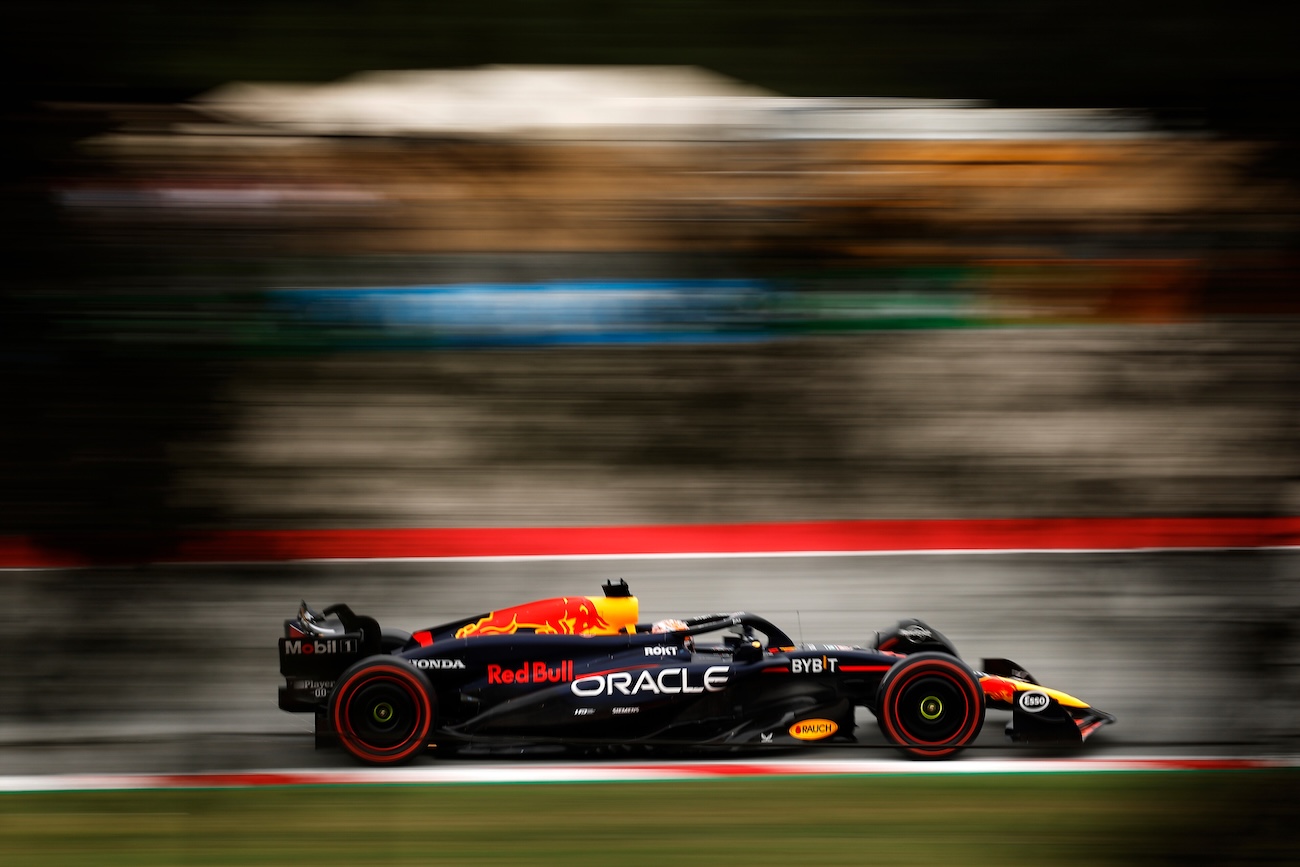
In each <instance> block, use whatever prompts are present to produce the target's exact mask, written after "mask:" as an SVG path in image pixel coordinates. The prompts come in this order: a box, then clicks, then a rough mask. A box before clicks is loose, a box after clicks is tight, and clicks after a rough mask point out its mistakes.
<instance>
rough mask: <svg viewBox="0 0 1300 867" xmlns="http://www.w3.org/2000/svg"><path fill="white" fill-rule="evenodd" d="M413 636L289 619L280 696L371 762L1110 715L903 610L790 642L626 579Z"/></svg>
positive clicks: (1072, 737)
mask: <svg viewBox="0 0 1300 867" xmlns="http://www.w3.org/2000/svg"><path fill="white" fill-rule="evenodd" d="M604 591H605V594H604V596H565V597H559V598H555V599H543V600H539V601H536V602H530V603H527V604H524V605H519V606H515V607H512V608H506V609H502V610H498V611H493V612H490V613H488V614H483V615H478V616H474V617H468V618H464V619H461V620H456V621H453V622H451V623H444V624H442V625H441V626H435V627H432V628H429V629H423V630H420V631H418V632H415V633H414V634H410V635H408V634H406V633H403V632H397V631H393V630H386V629H382V628H381V627H380V626H379V624H378V622H376V621H375V620H374V619H373V618H370V617H365V616H362V615H358V614H355V613H353V611H352V610H351V609H350V608H349V607H348V606H347V605H332V606H330V607H328V608H326V609H325V610H324V612H317V611H314V610H313V609H312V608H310V607H309V606H308V605H307V604H306V603H305V602H304V603H303V604H302V607H301V608H300V609H299V611H298V615H297V616H296V617H294V618H292V619H290V620H286V621H285V622H284V630H285V635H284V637H283V638H281V639H280V672H281V674H283V675H284V677H285V685H284V686H283V687H281V688H280V699H279V704H280V708H281V709H283V710H287V711H294V712H305V713H314V714H315V722H316V745H317V747H327V746H333V745H338V746H341V747H342V748H343V750H344V751H346V752H347V753H348V754H350V755H351V756H352V757H353V758H355V759H357V760H359V761H361V762H364V763H369V764H377V765H391V764H397V763H401V762H406V761H409V760H411V759H413V758H415V757H417V756H419V755H421V754H423V753H425V752H427V751H429V750H431V749H433V748H435V747H436V748H437V749H438V750H440V751H460V750H464V749H466V748H475V747H479V748H486V749H488V750H490V749H492V748H494V747H503V746H504V747H508V748H509V749H511V750H512V751H514V752H519V751H522V750H523V749H524V748H527V747H537V748H558V747H563V748H567V749H574V748H578V749H581V748H592V749H595V748H609V747H628V746H643V747H675V748H719V749H729V750H730V749H736V748H762V747H768V746H771V747H778V746H784V747H792V746H799V745H825V744H836V743H839V744H845V743H854V742H855V739H854V735H853V730H854V724H855V723H854V715H855V710H856V708H858V707H865V708H866V709H867V710H869V711H870V712H871V713H872V714H874V715H875V717H876V719H877V721H878V722H879V724H880V728H881V730H882V731H883V733H884V736H885V739H886V740H887V741H889V743H891V744H893V745H894V746H895V747H897V748H898V749H899V750H901V751H902V752H903V753H904V754H905V755H907V756H909V757H912V758H919V759H938V758H946V757H949V756H952V755H954V754H956V753H957V752H959V751H960V750H961V749H962V748H964V747H966V746H968V745H969V744H970V743H971V742H972V741H973V740H974V739H975V737H976V736H977V735H978V734H979V733H980V729H981V728H982V727H983V725H984V713H985V709H986V708H995V709H1000V710H1009V711H1011V720H1010V722H1009V723H1008V724H1007V727H1006V734H1007V736H1008V737H1009V738H1010V739H1011V740H1012V741H1017V742H1053V743H1074V744H1078V743H1082V742H1083V740H1084V739H1085V738H1087V737H1088V736H1089V735H1091V734H1092V733H1093V732H1095V731H1096V730H1097V729H1099V728H1100V727H1101V726H1103V725H1106V724H1108V723H1111V722H1114V717H1113V716H1111V715H1110V714H1107V713H1104V712H1102V711H1099V710H1097V709H1095V708H1093V707H1091V706H1089V705H1088V704H1087V703H1085V702H1083V701H1080V700H1079V699H1077V698H1075V697H1073V696H1071V695H1067V694H1066V693H1063V692H1060V691H1058V690H1054V689H1049V688H1047V687H1045V686H1041V685H1040V684H1038V682H1037V681H1035V680H1034V678H1033V677H1031V676H1030V675H1029V673H1028V672H1026V671H1025V670H1024V669H1022V668H1021V667H1020V666H1018V665H1016V664H1015V663H1013V662H1011V661H1010V660H1007V659H985V660H983V662H982V664H981V666H980V670H978V671H977V670H974V669H972V668H971V667H970V666H968V665H967V664H966V663H964V662H962V661H961V659H960V658H959V657H958V655H957V651H956V650H955V648H954V647H953V646H952V643H951V642H950V641H948V639H947V638H945V637H944V636H943V635H942V634H941V633H939V632H938V631H936V630H935V629H932V628H931V627H929V626H927V625H926V624H925V623H923V622H921V621H919V620H904V621H901V622H900V623H898V624H897V625H896V626H894V627H893V628H892V629H889V630H886V631H884V632H882V633H878V634H877V635H876V639H875V641H874V643H873V644H872V646H870V647H856V646H845V645H838V644H796V643H795V642H794V641H792V640H791V639H790V637H789V636H788V635H786V634H785V633H784V632H782V631H781V630H780V629H779V628H777V627H776V626H775V625H773V624H772V623H771V622H769V621H768V620H766V619H765V618H763V617H759V616H758V615H755V614H748V613H745V612H737V613H731V614H709V615H704V616H700V617H690V618H687V619H685V620H673V621H660V622H659V623H655V624H648V623H637V616H638V602H637V599H636V597H635V596H633V595H632V594H631V591H630V590H629V588H628V586H627V583H626V582H623V581H620V582H619V583H618V584H613V583H606V584H605V587H604Z"/></svg>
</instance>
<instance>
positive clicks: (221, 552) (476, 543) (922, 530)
mask: <svg viewBox="0 0 1300 867" xmlns="http://www.w3.org/2000/svg"><path fill="white" fill-rule="evenodd" d="M1298 545H1300V517H1298V518H1063V519H1044V518H1039V519H1000V520H998V519H985V520H979V519H974V520H947V521H944V520H928V521H902V520H877V521H817V522H803V523H779V524H778V523H769V524H693V525H679V526H662V527H530V528H525V527H517V528H504V527H503V528H487V529H415V528H412V529H375V530H355V529H353V530H347V529H340V530H280V531H272V530H251V531H229V532H211V533H205V534H188V535H186V536H185V537H183V538H181V539H179V540H178V541H177V542H176V544H175V545H174V547H173V548H172V550H171V553H170V554H169V555H168V556H167V558H166V561H167V562H171V563H218V562H232V563H265V562H285V561H292V560H375V559H382V560H401V559H462V558H492V559H503V558H506V559H508V558H519V559H535V558H551V557H561V558H562V557H602V556H603V557H615V558H626V557H635V556H637V555H649V556H654V555H675V556H701V555H708V554H736V555H740V556H752V555H756V554H778V553H790V554H801V555H807V554H810V553H816V552H824V553H838V554H845V553H855V552H857V553H866V552H880V553H908V552H913V553H915V552H925V551H932V552H942V551H960V552H972V551H981V550H983V551H991V552H1007V551H1120V550H1178V549H1222V548H1291V547H1296V546H1298ZM90 565H95V564H94V563H93V562H92V561H90V560H87V559H85V558H78V557H75V556H68V555H62V554H59V553H58V552H53V553H51V552H45V551H41V550H39V549H37V548H35V547H34V546H32V545H31V544H30V543H29V542H27V541H26V540H22V539H5V538H0V568H10V569H13V568H25V569H26V568H61V567H70V566H90ZM583 598H586V597H583ZM597 601H600V600H597ZM561 631H563V630H561Z"/></svg>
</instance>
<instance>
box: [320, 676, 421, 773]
mask: <svg viewBox="0 0 1300 867" xmlns="http://www.w3.org/2000/svg"><path fill="white" fill-rule="evenodd" d="M433 715H434V702H433V690H432V688H431V687H430V685H429V680H428V678H426V677H425V676H424V674H423V673H422V672H419V671H417V670H415V669H414V668H411V667H410V666H409V665H407V664H406V663H405V662H403V661H400V660H396V659H393V658H391V657H384V656H372V657H370V658H368V659H363V660H361V661H360V662H358V663H357V664H356V665H353V666H352V667H351V668H349V669H348V670H347V671H345V672H343V675H342V676H341V677H340V678H339V680H338V683H337V684H335V686H334V694H333V695H332V696H331V697H330V704H329V720H330V726H331V728H333V730H334V733H335V734H336V735H337V737H338V742H339V746H341V747H343V749H344V750H345V751H346V752H347V753H348V754H349V755H351V756H352V757H353V758H354V759H356V760H358V761H360V762H365V763H366V764H372V765H396V764H401V763H403V762H408V761H410V760H411V759H413V758H415V757H416V756H418V755H419V754H420V753H422V752H423V751H424V750H425V748H426V747H427V746H428V740H429V731H430V730H431V729H432V728H433Z"/></svg>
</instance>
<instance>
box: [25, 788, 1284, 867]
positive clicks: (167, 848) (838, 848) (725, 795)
mask: <svg viewBox="0 0 1300 867" xmlns="http://www.w3.org/2000/svg"><path fill="white" fill-rule="evenodd" d="M1295 792H1300V771H1295V770H1267V771H1216V772H1180V773H1143V774H1070V775H1051V774H1044V775H1026V776H1019V775H1007V776H992V777H958V776H942V777H903V776H898V777H884V776H874V777H849V778H816V779H810V778H796V779H773V778H759V779H754V778H750V779H744V780H724V781H707V782H693V783H686V782H664V783H625V784H581V785H504V784H503V785H494V786H359V787H320V788H314V787H302V788H270V789H239V790H228V789H190V790H173V791H107V792H103V791H101V792H80V793H38V794H12V795H5V796H0V863H3V864H5V865H7V867H24V865H41V867H52V865H95V867H111V865H132V867H139V865H227V864H231V865H241V867H254V865H277V867H283V865H286V864H318V863H319V864H331V865H333V864H340V865H343V864H346V865H360V864H383V865H386V867H395V865H407V864H410V865H417V864H418V865H422V867H429V865H459V864H469V865H479V864H529V865H552V864H554V865H560V864H563V865H574V864H610V865H620V867H621V865H635V864H653V865H672V864H678V863H688V864H695V863H721V864H726V863H735V864H741V865H745V867H752V865H768V864H770V865H783V867H784V865H803V864H807V865H839V864H844V865H850V864H851V865H863V864H871V865H884V864H900V865H901V864H906V865H916V864H952V865H958V864H959V865H998V867H1005V865H1008V864H1031V865H1046V864H1052V865H1063V864H1079V865H1085V864H1086V865H1094V864H1141V865H1144V867H1149V865H1151V864H1154V863H1170V864H1220V863H1223V864H1234V863H1279V864H1280V863H1294V862H1293V861H1292V860H1291V859H1293V858H1294V857H1295V855H1296V852H1297V851H1300V850H1297V848H1296V844H1295V843H1294V835H1295V827H1296V820H1297V807H1296V804H1295V803H1294V802H1293V801H1292V796H1293V793H1295Z"/></svg>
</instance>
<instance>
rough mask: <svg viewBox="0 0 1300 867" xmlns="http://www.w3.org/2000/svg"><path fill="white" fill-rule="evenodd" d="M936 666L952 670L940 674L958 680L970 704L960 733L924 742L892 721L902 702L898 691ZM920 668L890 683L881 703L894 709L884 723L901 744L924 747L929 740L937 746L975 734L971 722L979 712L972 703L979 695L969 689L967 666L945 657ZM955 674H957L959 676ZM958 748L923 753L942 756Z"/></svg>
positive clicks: (927, 750)
mask: <svg viewBox="0 0 1300 867" xmlns="http://www.w3.org/2000/svg"><path fill="white" fill-rule="evenodd" d="M932 666H934V667H938V668H946V669H948V673H940V674H939V675H938V676H940V677H945V678H947V679H948V680H950V681H953V682H955V683H956V685H957V687H958V690H959V691H960V692H961V693H963V694H964V695H966V698H967V703H966V715H965V717H964V718H963V719H962V724H961V728H960V729H958V731H957V734H956V735H954V736H953V737H951V738H948V739H947V740H944V741H933V742H926V741H920V740H919V739H916V738H913V737H911V736H908V735H904V734H903V733H902V732H900V731H899V730H898V729H897V728H896V727H895V726H894V724H893V722H892V718H893V716H894V714H895V713H896V710H895V709H894V708H896V705H897V702H898V694H899V693H900V692H901V691H902V689H903V687H904V686H906V685H907V684H908V683H911V682H912V681H913V680H915V679H916V678H917V677H920V676H926V675H927V674H933V673H934V672H931V671H929V669H930V668H931V667H932ZM917 668H918V671H917V672H911V671H909V672H905V673H904V676H900V677H898V678H896V679H895V680H893V681H891V682H890V684H889V688H888V689H887V690H885V699H884V701H882V702H881V705H882V707H885V708H890V709H891V710H890V712H888V713H886V714H884V716H883V717H882V722H884V724H885V728H886V729H887V730H888V733H889V735H890V736H891V737H893V738H894V739H895V740H896V741H897V742H898V745H899V746H902V747H909V746H918V747H924V746H925V745H926V744H927V743H933V744H935V745H939V744H946V743H950V742H951V741H952V740H954V739H959V740H960V739H963V738H967V737H969V736H970V735H971V734H972V733H971V732H968V731H967V728H968V724H969V723H971V721H972V718H973V719H978V718H979V714H978V713H975V712H974V711H975V708H974V705H973V704H972V702H973V701H975V700H976V696H975V695H973V694H972V692H971V690H970V688H969V687H970V684H969V683H966V679H965V678H964V677H963V675H965V673H966V672H965V669H963V668H962V667H961V666H959V665H955V664H953V663H950V662H945V661H944V660H942V659H930V660H926V661H925V662H924V663H923V664H922V665H918V666H917ZM953 673H955V676H954V674H953ZM900 684H901V686H900ZM956 749H957V748H956V747H952V748H949V749H946V750H944V749H924V750H922V751H921V752H923V754H924V755H926V756H941V755H945V754H946V753H950V752H955V751H956Z"/></svg>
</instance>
